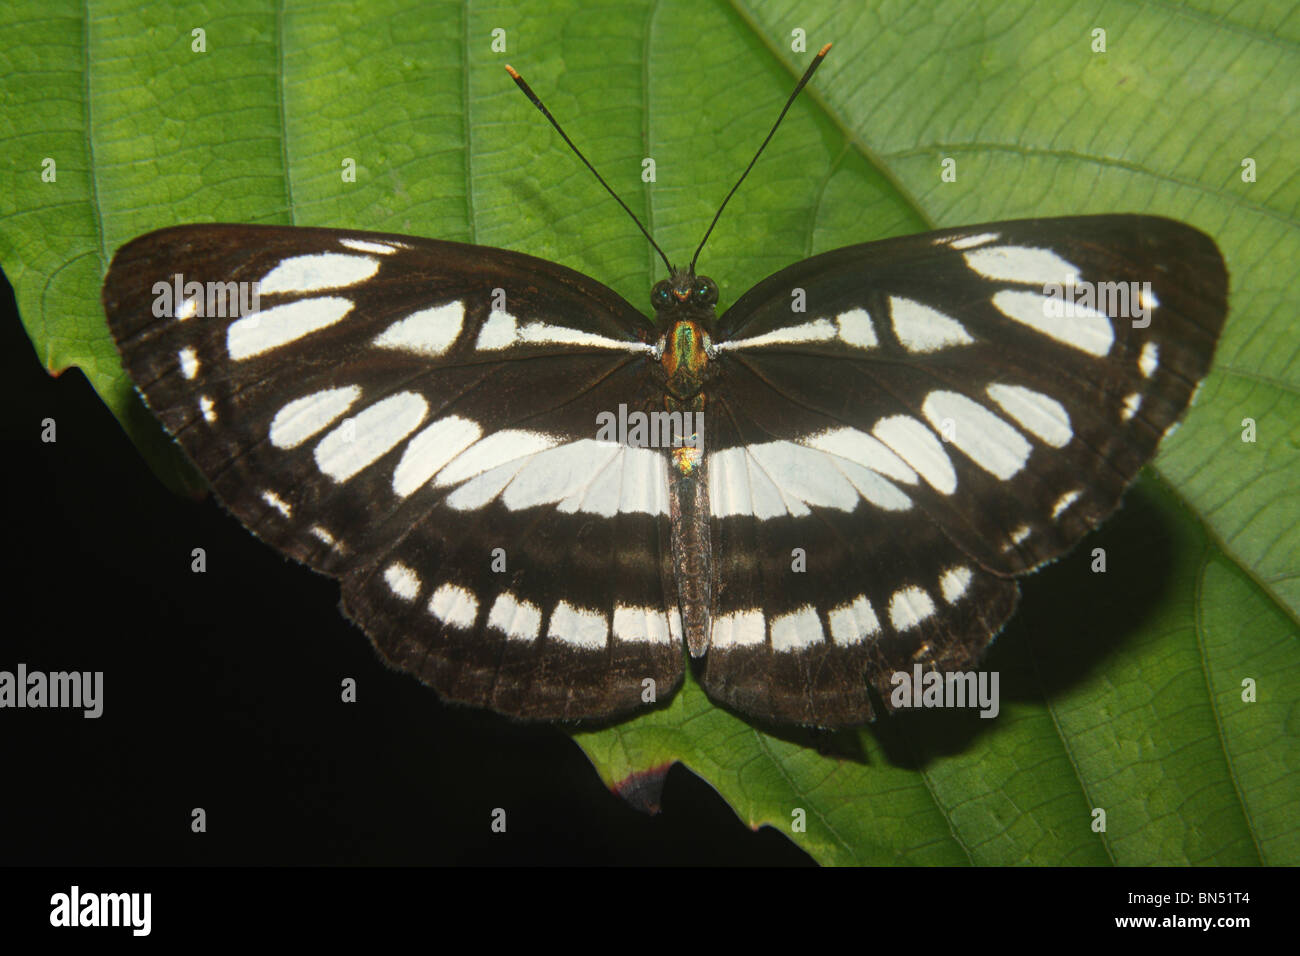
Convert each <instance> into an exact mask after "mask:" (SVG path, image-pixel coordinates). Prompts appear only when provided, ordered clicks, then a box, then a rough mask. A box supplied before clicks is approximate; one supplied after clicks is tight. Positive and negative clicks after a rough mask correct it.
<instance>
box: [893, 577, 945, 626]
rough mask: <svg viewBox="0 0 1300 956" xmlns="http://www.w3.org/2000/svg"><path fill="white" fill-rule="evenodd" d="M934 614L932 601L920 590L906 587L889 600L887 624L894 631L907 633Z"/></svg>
mask: <svg viewBox="0 0 1300 956" xmlns="http://www.w3.org/2000/svg"><path fill="white" fill-rule="evenodd" d="M933 613H934V601H932V600H931V599H930V595H928V594H926V593H925V591H923V590H922V589H921V588H918V587H906V588H900V589H899V590H897V591H895V592H894V596H893V597H892V598H890V599H889V623H890V624H892V625H894V630H896V631H908V630H911V629H912V628H914V627H916V626H917V625H919V624H920V623H921V622H922V621H924V620H925V619H926V618H928V617H929V616H930V615H932V614H933Z"/></svg>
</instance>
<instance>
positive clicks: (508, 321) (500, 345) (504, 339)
mask: <svg viewBox="0 0 1300 956" xmlns="http://www.w3.org/2000/svg"><path fill="white" fill-rule="evenodd" d="M516 335H517V330H516V329H515V317H514V316H513V315H511V314H510V313H509V312H502V311H501V310H500V309H493V310H492V311H491V313H489V315H488V317H487V321H486V322H484V323H483V327H482V328H481V329H479V333H478V340H477V341H476V342H475V343H474V348H476V349H479V350H480V351H484V352H492V351H496V350H497V349H504V348H508V347H510V346H511V345H514V344H515V336H516Z"/></svg>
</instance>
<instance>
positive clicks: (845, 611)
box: [826, 594, 880, 647]
mask: <svg viewBox="0 0 1300 956" xmlns="http://www.w3.org/2000/svg"><path fill="white" fill-rule="evenodd" d="M826 616H827V617H828V618H829V619H830V622H831V639H832V640H833V641H834V642H835V643H836V644H838V645H840V646H842V647H851V646H852V645H854V644H861V643H862V642H863V641H865V640H866V639H867V638H868V637H870V636H871V635H873V634H879V633H880V621H879V620H878V619H877V618H876V609H875V608H873V607H872V606H871V602H870V601H868V600H867V596H866V595H865V594H859V595H858V596H857V597H856V598H854V599H853V602H852V603H851V604H842V605H840V606H839V607H837V608H835V609H834V610H832V611H831V612H830V614H828V615H826Z"/></svg>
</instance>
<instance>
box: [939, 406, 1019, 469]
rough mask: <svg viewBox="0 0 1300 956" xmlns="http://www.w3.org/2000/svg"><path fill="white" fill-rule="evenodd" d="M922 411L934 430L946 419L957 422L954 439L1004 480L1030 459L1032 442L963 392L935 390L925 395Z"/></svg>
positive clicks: (964, 451) (974, 459) (966, 453)
mask: <svg viewBox="0 0 1300 956" xmlns="http://www.w3.org/2000/svg"><path fill="white" fill-rule="evenodd" d="M921 411H922V412H923V413H924V414H925V417H926V418H928V419H929V420H930V424H931V425H933V426H934V428H935V430H938V429H940V428H941V427H942V423H943V421H944V419H951V420H952V421H953V422H954V423H955V427H954V428H953V432H952V443H953V444H954V445H956V446H957V447H958V448H960V449H961V450H962V452H963V453H965V455H966V456H967V457H968V458H970V460H971V461H973V462H975V464H977V465H979V466H980V467H981V468H983V469H984V470H985V471H987V472H988V473H989V474H991V475H996V476H997V477H998V478H1001V479H1002V480H1003V481H1005V480H1006V479H1008V478H1010V477H1011V476H1012V475H1014V474H1016V473H1017V472H1018V471H1020V469H1022V468H1024V467H1025V463H1026V462H1028V461H1029V452H1030V450H1031V448H1030V445H1029V442H1028V441H1026V440H1025V437H1024V436H1023V435H1021V434H1020V432H1018V431H1016V430H1015V429H1014V428H1012V427H1011V426H1010V425H1008V424H1007V423H1006V422H1004V421H1003V420H1002V419H1000V418H998V416H996V415H994V414H993V413H992V412H991V411H989V410H988V409H987V408H985V407H984V406H983V405H981V404H980V403H979V402H975V401H972V400H971V399H969V398H967V397H966V396H965V395H962V394H961V393H960V392H945V391H939V390H935V391H933V392H931V393H930V394H929V395H927V396H925V401H924V402H922V403H921Z"/></svg>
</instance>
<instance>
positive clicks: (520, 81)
mask: <svg viewBox="0 0 1300 956" xmlns="http://www.w3.org/2000/svg"><path fill="white" fill-rule="evenodd" d="M506 72H507V73H509V74H510V78H511V79H512V80H514V81H515V85H516V86H518V87H519V88H520V89H521V90H523V91H524V96H526V97H528V99H529V100H530V101H531V102H532V104H533V105H534V106H536V107H537V108H538V109H539V110H540V111H541V113H542V115H543V116H545V117H546V118H547V119H548V120H550V123H551V125H552V126H554V127H555V131H556V132H557V133H559V134H560V138H561V139H563V140H564V141H565V142H566V143H568V144H569V149H571V150H573V152H574V153H575V154H577V157H578V158H579V159H580V160H582V161H583V163H584V164H585V165H586V167H587V168H588V169H590V170H591V175H593V176H595V177H596V179H597V180H598V181H599V182H600V184H601V185H602V186H604V187H605V191H606V192H608V193H609V194H610V195H611V196H613V197H614V201H615V202H616V203H618V204H619V205H620V206H622V207H623V211H624V212H626V213H627V214H628V215H629V216H631V217H632V221H633V222H634V223H636V226H637V228H638V229H640V230H641V232H642V233H644V235H645V237H646V238H647V239H648V240H650V245H652V246H654V250H655V252H657V253H659V258H660V259H662V260H663V261H664V265H666V266H667V267H668V271H669V273H671V272H672V271H673V264H672V263H671V262H669V261H668V257H667V256H666V255H664V251H663V250H662V249H660V248H659V243H657V242H655V239H654V236H652V235H650V232H649V230H647V229H646V227H645V226H643V225H641V220H640V219H638V218H637V217H636V213H634V212H633V211H632V210H631V209H629V208H628V207H627V203H625V202H623V200H621V199H619V198H618V193H616V192H614V190H613V189H611V188H610V185H609V183H607V182H605V178H604V177H603V176H601V175H600V173H598V172H596V167H595V166H593V165H591V163H590V162H588V161H587V157H586V156H583V155H582V150H580V149H578V147H576V146H574V145H573V140H571V139H569V134H568V133H566V132H565V131H564V129H563V128H562V127H561V126H560V124H559V122H557V121H556V119H555V117H554V116H552V115H551V111H550V110H548V109H547V108H546V106H545V104H544V103H542V101H541V100H540V99H538V98H537V94H536V93H534V92H533V88H532V87H531V86H529V85H528V83H527V82H526V81H525V80H524V78H523V77H522V76H520V75H519V74H518V73H516V72H515V69H514V67H512V66H511V65H510V64H508V63H507V64H506ZM805 79H806V77H805Z"/></svg>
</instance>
